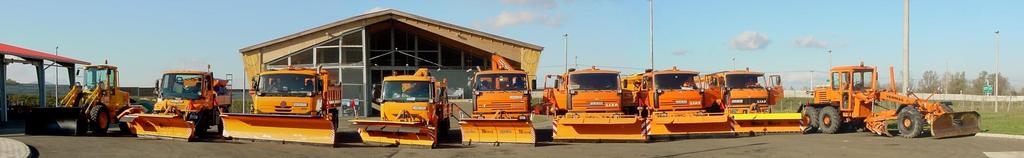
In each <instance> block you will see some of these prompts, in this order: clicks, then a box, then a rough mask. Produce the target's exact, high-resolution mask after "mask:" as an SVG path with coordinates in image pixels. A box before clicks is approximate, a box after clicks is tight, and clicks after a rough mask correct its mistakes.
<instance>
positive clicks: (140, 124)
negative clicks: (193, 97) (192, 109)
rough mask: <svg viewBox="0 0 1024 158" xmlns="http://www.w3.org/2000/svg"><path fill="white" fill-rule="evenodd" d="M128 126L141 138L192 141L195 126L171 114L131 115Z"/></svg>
mask: <svg viewBox="0 0 1024 158" xmlns="http://www.w3.org/2000/svg"><path fill="white" fill-rule="evenodd" d="M126 117H128V118H132V117H134V119H131V121H129V122H128V125H129V126H130V128H131V129H132V131H134V132H135V134H136V135H138V136H140V137H158V138H172V139H185V140H190V141H191V140H192V138H195V129H196V128H195V125H194V124H193V123H192V122H191V121H185V119H183V118H182V117H181V116H178V115H170V114H131V115H128V116H126Z"/></svg>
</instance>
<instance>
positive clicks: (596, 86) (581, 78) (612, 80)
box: [569, 73, 619, 90]
mask: <svg viewBox="0 0 1024 158" xmlns="http://www.w3.org/2000/svg"><path fill="white" fill-rule="evenodd" d="M569 81H570V83H569V88H570V89H575V90H616V89H617V88H618V87H619V86H618V85H619V75H618V74H615V73H586V74H573V75H570V77H569Z"/></svg>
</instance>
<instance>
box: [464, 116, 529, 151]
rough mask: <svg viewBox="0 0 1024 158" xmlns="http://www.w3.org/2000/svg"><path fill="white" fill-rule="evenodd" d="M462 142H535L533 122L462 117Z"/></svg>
mask: <svg viewBox="0 0 1024 158" xmlns="http://www.w3.org/2000/svg"><path fill="white" fill-rule="evenodd" d="M459 126H460V127H462V143H463V144H473V143H494V144H496V145H497V144H500V143H522V144H534V143H536V135H535V134H534V131H533V123H532V122H530V120H519V119H462V121H460V122H459Z"/></svg>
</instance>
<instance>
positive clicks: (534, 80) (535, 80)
mask: <svg viewBox="0 0 1024 158" xmlns="http://www.w3.org/2000/svg"><path fill="white" fill-rule="evenodd" d="M530 85H532V86H531V87H530V89H531V90H533V89H537V79H532V80H530Z"/></svg>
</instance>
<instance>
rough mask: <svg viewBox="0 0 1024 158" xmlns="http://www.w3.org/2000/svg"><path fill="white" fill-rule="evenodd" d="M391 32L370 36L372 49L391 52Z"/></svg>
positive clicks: (376, 33) (381, 32)
mask: <svg viewBox="0 0 1024 158" xmlns="http://www.w3.org/2000/svg"><path fill="white" fill-rule="evenodd" d="M390 32H391V31H387V30H385V31H377V32H374V33H371V34H370V40H369V41H370V49H373V50H391V49H392V48H394V47H392V46H391V33H390Z"/></svg>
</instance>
